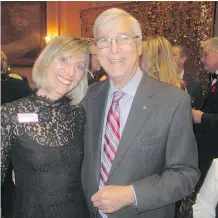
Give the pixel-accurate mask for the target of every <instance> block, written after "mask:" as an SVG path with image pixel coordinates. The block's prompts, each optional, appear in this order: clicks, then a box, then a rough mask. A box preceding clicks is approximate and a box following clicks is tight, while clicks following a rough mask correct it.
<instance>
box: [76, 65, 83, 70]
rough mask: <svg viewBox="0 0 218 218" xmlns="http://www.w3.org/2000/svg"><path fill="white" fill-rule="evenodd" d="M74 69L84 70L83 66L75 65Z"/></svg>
mask: <svg viewBox="0 0 218 218" xmlns="http://www.w3.org/2000/svg"><path fill="white" fill-rule="evenodd" d="M76 68H77V69H78V70H81V71H82V70H84V66H83V65H76Z"/></svg>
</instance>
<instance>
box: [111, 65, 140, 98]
mask: <svg viewBox="0 0 218 218" xmlns="http://www.w3.org/2000/svg"><path fill="white" fill-rule="evenodd" d="M142 74H143V72H142V71H141V69H140V68H138V70H137V71H136V74H135V75H134V77H133V78H132V79H131V80H130V81H129V82H128V83H127V84H126V85H125V86H124V87H123V88H122V89H117V88H116V87H115V86H114V85H113V83H112V81H111V80H110V90H109V95H110V96H112V95H113V93H114V92H115V91H118V90H121V91H123V92H124V93H125V94H127V95H130V96H131V97H134V96H135V93H136V90H137V88H138V85H139V83H140V81H141V78H142Z"/></svg>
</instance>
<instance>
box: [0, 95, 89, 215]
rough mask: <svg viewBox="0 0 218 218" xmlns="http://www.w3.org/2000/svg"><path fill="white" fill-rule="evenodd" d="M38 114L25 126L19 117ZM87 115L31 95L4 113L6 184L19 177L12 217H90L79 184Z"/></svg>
mask: <svg viewBox="0 0 218 218" xmlns="http://www.w3.org/2000/svg"><path fill="white" fill-rule="evenodd" d="M21 113H26V114H29V113H34V114H37V116H38V121H37V122H35V121H33V120H32V119H29V118H28V119H29V121H30V120H31V122H29V121H28V122H27V123H25V122H24V121H25V120H23V119H19V121H18V114H19V115H20V114H21ZM84 125H85V112H84V109H83V107H82V106H81V105H80V106H70V105H69V102H68V101H67V100H66V99H64V98H62V99H59V100H56V101H50V100H48V99H46V98H44V97H39V96H36V94H33V95H31V96H29V97H26V98H22V99H19V100H17V101H15V102H13V103H9V104H5V105H3V106H2V108H1V129H2V131H1V143H2V146H1V155H2V156H1V164H2V166H1V167H2V168H1V169H2V179H3V180H4V176H5V174H6V172H7V168H8V166H9V163H10V160H11V161H12V165H13V168H14V172H15V178H16V182H15V183H16V184H15V186H16V188H15V204H14V209H13V218H87V217H88V215H87V210H86V203H85V200H84V195H83V189H82V184H81V163H82V158H83V136H84Z"/></svg>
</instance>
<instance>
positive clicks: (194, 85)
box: [172, 45, 202, 109]
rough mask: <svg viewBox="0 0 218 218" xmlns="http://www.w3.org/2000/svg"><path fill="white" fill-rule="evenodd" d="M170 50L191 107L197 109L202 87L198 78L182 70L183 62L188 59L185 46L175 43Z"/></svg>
mask: <svg viewBox="0 0 218 218" xmlns="http://www.w3.org/2000/svg"><path fill="white" fill-rule="evenodd" d="M172 50H173V56H174V59H175V62H176V64H177V67H178V69H179V72H180V74H179V77H180V79H182V80H183V81H184V83H185V86H186V89H187V91H188V93H189V95H190V96H191V99H192V107H193V108H195V109H199V107H200V104H201V101H202V88H201V84H200V80H199V79H197V78H195V77H193V76H191V75H190V74H189V73H188V72H186V71H184V65H185V62H186V60H187V59H188V54H187V51H186V48H185V47H183V46H181V45H175V46H173V48H172Z"/></svg>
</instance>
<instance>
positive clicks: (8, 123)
mask: <svg viewBox="0 0 218 218" xmlns="http://www.w3.org/2000/svg"><path fill="white" fill-rule="evenodd" d="M13 111H14V108H12V107H10V106H9V105H8V106H7V105H5V106H1V180H2V183H3V181H4V179H5V175H6V174H7V170H8V167H9V165H10V153H11V149H12V144H13V120H14V117H13V115H12V112H13Z"/></svg>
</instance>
